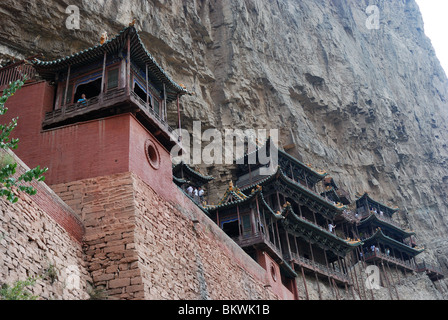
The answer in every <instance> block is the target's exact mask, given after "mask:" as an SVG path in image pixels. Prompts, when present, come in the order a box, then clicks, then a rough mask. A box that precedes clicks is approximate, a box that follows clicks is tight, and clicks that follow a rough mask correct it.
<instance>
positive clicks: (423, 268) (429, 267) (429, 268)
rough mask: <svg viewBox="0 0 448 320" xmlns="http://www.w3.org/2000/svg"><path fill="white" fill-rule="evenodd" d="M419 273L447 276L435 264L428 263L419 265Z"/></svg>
mask: <svg viewBox="0 0 448 320" xmlns="http://www.w3.org/2000/svg"><path fill="white" fill-rule="evenodd" d="M417 272H431V273H436V274H439V275H441V276H445V274H444V272H443V271H442V269H441V268H439V267H436V266H435V265H433V264H429V263H427V262H426V261H423V262H420V263H417Z"/></svg>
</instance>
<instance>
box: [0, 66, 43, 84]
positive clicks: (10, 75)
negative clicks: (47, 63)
mask: <svg viewBox="0 0 448 320" xmlns="http://www.w3.org/2000/svg"><path fill="white" fill-rule="evenodd" d="M35 75H36V70H35V69H34V67H33V66H32V65H29V64H25V62H23V61H21V62H17V63H14V64H12V65H10V66H7V67H5V68H3V69H0V87H3V86H7V85H9V84H10V83H11V82H14V81H17V80H20V79H22V80H23V79H25V78H26V79H28V80H29V79H32V78H34V76H35Z"/></svg>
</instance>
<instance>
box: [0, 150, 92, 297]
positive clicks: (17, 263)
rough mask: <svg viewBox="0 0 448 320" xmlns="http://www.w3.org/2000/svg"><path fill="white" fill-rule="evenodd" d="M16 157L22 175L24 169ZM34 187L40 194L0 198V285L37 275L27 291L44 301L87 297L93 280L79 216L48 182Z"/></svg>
mask: <svg viewBox="0 0 448 320" xmlns="http://www.w3.org/2000/svg"><path fill="white" fill-rule="evenodd" d="M5 155H6V156H7V155H8V153H5V152H2V153H1V156H2V157H3V156H5ZM9 155H10V156H12V157H13V156H14V155H13V154H12V153H9ZM15 160H16V161H18V162H19V164H20V166H19V168H18V173H21V172H24V170H25V168H26V167H25V166H24V165H23V163H21V162H20V159H17V158H16V159H15ZM34 186H35V187H36V188H37V190H38V196H28V195H25V194H20V198H19V201H18V202H17V203H15V204H11V203H10V202H8V201H6V200H3V199H0V286H2V285H4V284H7V285H13V284H14V283H15V282H16V281H24V280H27V279H37V282H36V284H35V285H33V286H31V287H29V288H28V289H27V290H29V291H30V293H32V294H33V295H35V296H38V297H40V298H42V299H56V300H59V299H64V300H78V299H88V298H89V295H88V290H89V287H88V286H89V283H91V282H92V281H91V278H90V275H89V273H88V272H87V269H86V267H85V262H84V256H83V252H82V243H81V241H80V239H79V238H78V237H79V235H80V231H79V228H80V225H79V218H77V217H76V215H75V213H74V212H73V211H72V210H71V209H70V208H69V207H68V206H67V205H66V204H64V202H62V201H61V199H59V198H58V197H57V196H56V195H55V194H54V193H53V192H52V191H51V189H50V188H49V187H48V186H46V185H45V184H44V183H38V184H35V185H34ZM81 236H82V235H81ZM70 280H71V281H73V282H70Z"/></svg>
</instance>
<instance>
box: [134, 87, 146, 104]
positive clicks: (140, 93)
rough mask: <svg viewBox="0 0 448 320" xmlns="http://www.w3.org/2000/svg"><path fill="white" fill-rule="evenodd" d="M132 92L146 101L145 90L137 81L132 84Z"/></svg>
mask: <svg viewBox="0 0 448 320" xmlns="http://www.w3.org/2000/svg"><path fill="white" fill-rule="evenodd" d="M134 92H135V94H136V95H138V96H139V97H140V99H142V100H143V102H145V103H146V92H145V91H144V90H143V89H142V88H141V87H140V86H139V85H138V84H137V83H136V84H135V86H134Z"/></svg>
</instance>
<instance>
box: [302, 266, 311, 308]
mask: <svg viewBox="0 0 448 320" xmlns="http://www.w3.org/2000/svg"><path fill="white" fill-rule="evenodd" d="M300 269H301V270H302V279H303V284H304V286H305V294H306V300H310V296H309V294H308V286H307V285H306V279H305V272H304V271H303V266H300Z"/></svg>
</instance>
